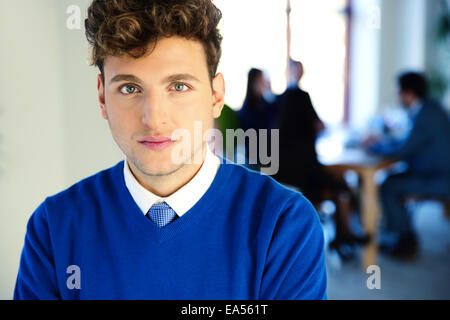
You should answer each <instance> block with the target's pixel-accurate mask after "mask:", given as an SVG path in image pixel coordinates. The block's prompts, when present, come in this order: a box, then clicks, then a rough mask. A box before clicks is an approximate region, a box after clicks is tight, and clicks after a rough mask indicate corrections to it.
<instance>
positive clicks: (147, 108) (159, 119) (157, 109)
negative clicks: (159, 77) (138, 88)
mask: <svg viewBox="0 0 450 320" xmlns="http://www.w3.org/2000/svg"><path fill="white" fill-rule="evenodd" d="M142 122H143V123H144V124H145V125H147V126H148V127H149V128H154V129H157V128H160V127H161V126H162V125H164V124H165V123H166V110H164V108H163V103H162V99H161V97H160V96H158V95H157V94H155V93H150V94H148V95H147V96H146V97H145V100H144V110H143V115H142Z"/></svg>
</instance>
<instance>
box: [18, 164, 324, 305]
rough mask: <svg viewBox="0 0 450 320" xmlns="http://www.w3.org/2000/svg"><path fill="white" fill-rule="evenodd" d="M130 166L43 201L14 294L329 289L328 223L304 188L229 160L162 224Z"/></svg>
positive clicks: (312, 293) (301, 294) (245, 294)
mask: <svg viewBox="0 0 450 320" xmlns="http://www.w3.org/2000/svg"><path fill="white" fill-rule="evenodd" d="M222 160H223V159H222ZM222 162H224V161H222ZM123 165H124V162H123V161H121V162H119V163H118V164H117V165H115V166H114V167H112V168H109V169H107V170H104V171H101V172H99V173H97V174H95V175H93V176H90V177H88V178H86V179H84V180H82V181H80V182H78V183H76V184H74V185H73V186H71V187H70V188H68V189H67V190H65V191H62V192H60V193H58V194H56V195H54V196H51V197H48V198H46V199H45V201H44V202H43V203H42V204H41V205H40V206H39V207H38V208H37V209H36V211H35V212H34V213H33V214H32V216H31V217H30V219H29V221H28V225H27V232H26V236H25V242H24V247H23V251H22V255H21V260H20V267H19V273H18V276H17V281H16V287H15V291H14V299H214V300H215V299H324V298H326V271H325V264H324V252H323V247H324V241H323V233H322V228H321V225H320V222H319V219H318V217H317V214H316V212H315V210H314V208H313V207H312V205H311V204H310V202H309V201H307V200H306V199H305V198H304V197H303V196H302V195H301V194H300V193H298V192H294V191H292V190H289V189H287V188H285V187H283V186H282V185H280V184H279V183H277V182H276V181H275V180H274V179H272V178H271V177H269V176H266V175H261V174H259V173H258V172H255V171H250V170H248V169H246V168H245V167H243V166H241V165H237V164H225V163H222V164H221V165H220V167H219V169H218V171H217V174H216V177H215V179H214V181H213V182H212V184H211V186H210V187H209V189H208V190H207V191H206V193H205V194H204V196H203V197H202V198H201V199H200V200H199V201H198V202H197V203H196V204H195V205H194V206H193V207H192V208H191V209H190V210H189V211H188V212H186V213H185V214H184V215H183V216H181V217H180V218H178V219H177V220H175V221H174V222H172V223H170V224H168V225H167V226H165V227H163V228H158V227H157V226H156V225H155V224H154V223H153V222H152V221H151V220H149V219H148V218H146V217H145V216H144V215H143V214H142V212H141V211H140V209H139V207H138V206H137V204H136V203H135V202H134V200H133V198H132V196H131V194H130V193H129V191H128V189H127V188H126V186H125V182H124V177H123Z"/></svg>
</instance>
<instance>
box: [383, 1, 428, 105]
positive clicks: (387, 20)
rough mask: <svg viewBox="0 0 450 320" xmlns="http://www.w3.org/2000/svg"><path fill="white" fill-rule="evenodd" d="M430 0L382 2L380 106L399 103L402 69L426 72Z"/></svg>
mask: <svg viewBox="0 0 450 320" xmlns="http://www.w3.org/2000/svg"><path fill="white" fill-rule="evenodd" d="M426 1H429V0H394V1H392V0H382V2H381V12H382V15H381V44H380V45H381V47H380V62H379V65H380V73H379V79H378V82H379V88H380V91H379V106H380V108H384V107H385V106H388V105H392V104H395V103H397V82H396V78H397V75H398V74H399V72H402V71H405V70H417V71H425V49H426V47H425V39H426V38H425V35H426ZM431 1H434V0H431Z"/></svg>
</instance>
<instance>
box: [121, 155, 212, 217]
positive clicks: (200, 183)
mask: <svg viewBox="0 0 450 320" xmlns="http://www.w3.org/2000/svg"><path fill="white" fill-rule="evenodd" d="M219 166H220V159H219V158H218V157H217V156H216V155H215V154H214V153H213V152H212V151H211V150H210V149H209V147H207V148H206V157H205V160H204V161H203V164H202V166H201V167H200V170H199V171H198V172H197V174H196V175H195V176H194V177H193V178H192V179H191V180H190V181H189V182H188V183H186V184H185V185H184V186H182V187H181V188H180V189H178V190H177V191H175V192H174V193H172V194H171V195H170V196H168V197H165V198H163V197H159V196H157V195H155V194H154V193H152V192H150V191H148V190H147V189H146V188H144V187H143V186H142V185H141V184H140V183H139V182H138V181H137V180H136V177H135V176H134V175H133V173H132V172H131V170H130V168H129V166H128V161H127V160H125V162H124V166H123V176H124V178H125V185H126V186H127V188H128V191H129V192H130V194H131V196H132V197H133V199H134V201H135V202H136V204H137V205H138V207H139V208H140V209H141V211H142V213H143V214H144V215H145V214H147V212H148V210H149V209H150V208H151V206H152V205H154V204H155V203H159V202H163V201H165V202H166V203H167V204H168V205H169V206H170V207H171V208H172V209H173V210H174V211H175V213H176V214H177V215H178V216H179V217H181V216H182V215H183V214H185V213H186V212H187V211H189V209H191V208H192V207H193V206H194V205H195V204H196V203H197V201H198V200H200V198H201V197H202V196H203V195H204V194H205V192H206V190H208V188H209V186H210V185H211V183H212V182H213V180H214V177H215V176H216V173H217V170H218V168H219Z"/></svg>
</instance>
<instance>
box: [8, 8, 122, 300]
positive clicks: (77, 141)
mask: <svg viewBox="0 0 450 320" xmlns="http://www.w3.org/2000/svg"><path fill="white" fill-rule="evenodd" d="M88 2H89V1H88V0H78V1H77V0H75V1H74V0H72V1H66V0H45V1H36V0H16V1H0V43H1V50H0V70H1V71H0V170H1V171H0V221H1V223H0V260H1V267H0V299H10V298H12V293H13V289H14V283H15V278H16V276H17V271H18V264H19V257H20V252H21V249H22V246H23V240H24V236H25V228H26V222H27V221H28V218H29V217H30V215H31V213H32V212H33V211H34V210H35V209H36V207H37V206H38V205H39V204H40V203H41V202H42V201H43V200H44V199H45V197H46V196H49V195H52V194H55V193H57V192H59V191H61V190H63V189H65V188H67V187H69V186H70V185H71V184H73V183H74V182H76V181H78V180H80V179H82V178H84V177H86V176H88V175H90V174H93V173H95V172H97V171H99V170H101V169H104V168H107V167H109V166H112V165H114V164H115V163H116V162H117V161H120V160H121V159H122V155H121V153H120V152H119V150H118V148H117V147H116V146H115V144H114V142H113V139H112V138H111V137H110V133H109V129H108V126H107V123H106V122H105V121H104V120H103V119H102V118H101V115H100V111H99V110H100V109H99V107H98V104H97V97H96V74H97V70H96V69H95V68H94V67H89V66H88V65H87V63H86V59H87V53H88V51H87V45H86V41H85V38H84V31H83V30H73V31H70V30H68V29H67V28H66V19H67V17H68V15H67V14H66V8H67V6H68V5H70V4H77V5H79V6H80V7H81V9H82V12H83V13H84V12H85V9H84V8H85V7H86V5H87V3H88ZM82 20H83V19H82Z"/></svg>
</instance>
